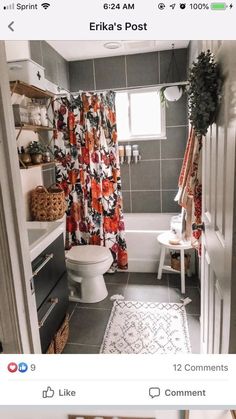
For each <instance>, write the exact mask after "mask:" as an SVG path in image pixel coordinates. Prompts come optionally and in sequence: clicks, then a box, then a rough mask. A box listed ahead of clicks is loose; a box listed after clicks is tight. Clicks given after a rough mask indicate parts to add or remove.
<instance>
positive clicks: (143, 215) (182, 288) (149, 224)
mask: <svg viewBox="0 0 236 419" xmlns="http://www.w3.org/2000/svg"><path fill="white" fill-rule="evenodd" d="M211 46H212V50H213V52H214V49H215V48H216V44H215V43H214V42H212V43H211ZM5 50H6V61H7V67H4V70H3V69H2V70H1V68H0V73H1V74H2V75H4V77H8V78H9V80H10V89H11V103H12V105H13V111H14V121H15V126H16V127H15V135H16V138H17V144H16V149H17V151H18V156H16V158H17V160H18V165H19V169H20V170H19V174H20V180H21V182H20V183H21V188H22V203H23V206H24V212H25V220H26V227H27V229H28V237H29V250H30V251H29V253H30V255H29V257H30V262H31V264H32V271H33V280H31V281H30V285H31V291H32V293H31V294H32V298H33V299H34V301H33V302H32V305H31V309H30V310H32V309H33V310H34V311H35V312H34V314H33V316H34V318H35V313H37V316H36V321H38V327H39V332H38V331H37V333H38V335H39V339H40V349H38V350H39V351H40V350H42V352H43V353H63V354H96V353H136V354H139V353H140V354H142V353H151V354H157V353H190V352H192V353H200V351H201V348H200V299H201V296H200V288H201V281H200V276H201V267H200V262H199V260H200V258H199V256H198V253H199V249H198V248H197V247H196V246H195V245H193V244H192V242H190V241H189V240H188V241H187V242H185V241H182V226H183V218H184V215H183V209H182V206H181V205H180V204H179V202H178V198H176V195H177V193H178V191H179V177H180V172H181V168H182V164H183V158H184V155H185V153H186V145H187V141H188V138H189V135H190V134H189V133H190V124H189V118H188V98H187V94H186V86H187V83H188V82H187V80H188V77H189V68H190V67H191V65H192V63H193V61H194V60H195V59H196V58H197V56H198V55H199V54H200V52H201V50H202V42H200V41H187V40H185V41H138V42H137V41H119V42H117V41H115V42H113V41H112V42H111V41H106V42H105V41H91V42H90V41H73V42H72V41H47V42H46V41H6V42H5ZM6 68H7V74H6V71H5V69H6ZM32 86H33V89H32ZM168 88H169V89H170V91H169V95H170V96H171V95H172V94H173V95H174V97H173V98H172V97H171V98H170V97H168V92H167V89H168ZM10 89H9V91H10ZM173 90H174V91H173ZM176 90H177V91H176ZM42 92H44V93H43V94H42ZM11 118H12V116H11ZM24 118H25V119H24ZM27 127H28V128H27ZM39 144H40V145H41V146H42V148H43V157H42V155H41V157H40V160H36V162H33V158H32V155H33V152H32V149H33V148H34V147H36V148H37V147H38V146H39ZM101 185H102V186H101ZM45 188H48V190H47V189H45ZM50 188H51V189H50ZM49 192H51V193H50V194H49ZM62 195H63V198H62V199H61V196H62ZM50 197H53V199H55V205H54V207H53V209H52V210H51V214H50V216H51V218H50V216H48V215H47V208H46V207H47V205H51V202H50V203H49V200H50V199H51V198H50ZM40 199H41V204H40V203H39V201H40ZM37 205H38V206H39V207H40V208H39V207H37ZM40 205H41V206H40ZM53 211H54V213H56V215H55V214H54V213H53ZM45 214H46V215H45ZM47 217H48V218H47ZM53 217H54V218H53ZM170 231H171V233H170ZM167 233H168V234H171V239H172V241H170V242H169V241H168V243H165V244H163V241H159V239H158V238H159V237H163V235H165V234H167ZM168 237H169V236H168ZM163 240H164V239H163ZM168 240H169V239H168ZM163 249H164V250H163ZM182 249H184V250H185V256H184V250H182ZM26 251H28V250H26ZM163 252H164V256H163ZM182 252H183V253H182ZM182 254H183V257H182V259H181V258H180V255H182ZM161 255H162V256H163V257H164V258H165V260H164V259H163V261H162V265H163V264H164V261H165V263H166V264H165V265H164V266H163V272H162V269H161V270H160V264H161V260H160V259H161ZM180 259H181V260H180ZM78 265H79V271H78ZM182 271H183V272H182ZM42 278H44V279H42ZM40 281H41V282H40ZM42 284H43V286H42ZM170 318H171V322H169V319H170ZM34 320H35V319H34ZM170 323H171V326H170ZM3 352H5V351H4V345H3ZM157 417H159V416H158V415H157ZM168 417H169V416H168ZM190 417H192V416H190ZM193 417H194V418H195V416H193ZM196 417H197V416H196ZM199 417H205V416H199ZM222 417H223V416H222Z"/></svg>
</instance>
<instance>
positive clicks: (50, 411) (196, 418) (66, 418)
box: [0, 406, 235, 419]
mask: <svg viewBox="0 0 236 419" xmlns="http://www.w3.org/2000/svg"><path fill="white" fill-rule="evenodd" d="M9 413H10V414H11V418H12V419H30V418H32V416H33V417H34V418H35V419H37V418H43V419H51V418H52V417H53V418H55V419H79V418H84V419H95V418H99V419H100V418H104V419H112V418H120V419H123V418H125V419H128V418H130V419H139V418H140V419H141V418H142V419H146V418H147V419H151V418H153V419H235V411H234V410H231V411H230V410H226V409H225V410H212V409H211V410H160V409H158V410H156V409H146V410H144V409H143V408H136V409H135V408H132V409H128V408H126V409H124V408H123V410H121V409H107V410H104V409H103V410H102V409H92V408H84V409H83V411H81V409H80V408H78V407H77V406H71V407H68V406H60V407H57V406H40V407H39V406H37V407H32V406H24V407H23V406H20V407H19V406H7V407H1V408H0V418H1V419H6V417H9Z"/></svg>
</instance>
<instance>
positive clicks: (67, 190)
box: [60, 180, 70, 197]
mask: <svg viewBox="0 0 236 419" xmlns="http://www.w3.org/2000/svg"><path fill="white" fill-rule="evenodd" d="M60 186H61V188H62V189H63V191H64V193H65V196H66V197H67V196H68V195H69V193H70V188H69V185H68V183H67V181H66V180H63V181H62V182H61V183H60Z"/></svg>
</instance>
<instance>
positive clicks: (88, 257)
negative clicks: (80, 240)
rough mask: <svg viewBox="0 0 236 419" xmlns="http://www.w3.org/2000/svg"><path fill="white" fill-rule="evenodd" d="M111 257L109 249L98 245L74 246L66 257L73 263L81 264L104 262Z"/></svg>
mask: <svg viewBox="0 0 236 419" xmlns="http://www.w3.org/2000/svg"><path fill="white" fill-rule="evenodd" d="M110 257H111V252H110V250H109V249H107V248H106V247H103V246H96V245H84V246H73V247H72V248H71V249H70V250H69V252H68V253H67V255H66V258H67V259H68V260H70V261H71V262H79V263H80V264H89V263H90V264H91V263H98V262H104V261H105V260H107V259H109V258H110Z"/></svg>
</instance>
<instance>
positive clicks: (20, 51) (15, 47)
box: [5, 41, 30, 61]
mask: <svg viewBox="0 0 236 419" xmlns="http://www.w3.org/2000/svg"><path fill="white" fill-rule="evenodd" d="M5 48H6V55H7V61H15V60H26V59H27V58H30V47H29V41H5Z"/></svg>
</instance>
